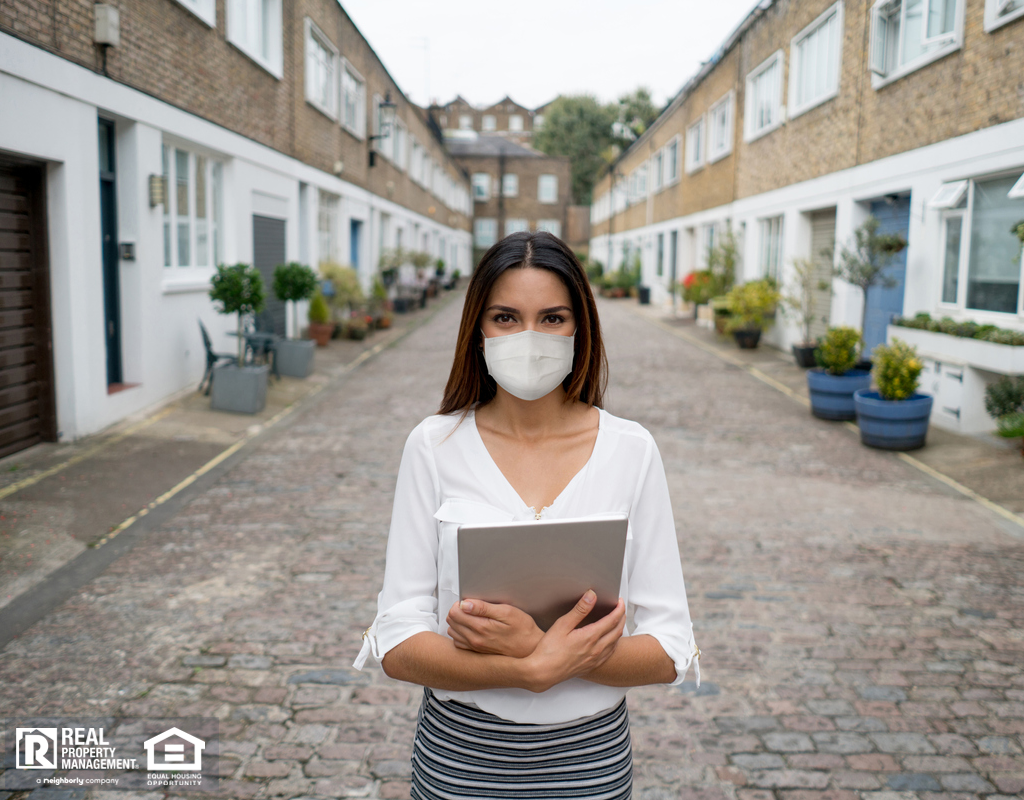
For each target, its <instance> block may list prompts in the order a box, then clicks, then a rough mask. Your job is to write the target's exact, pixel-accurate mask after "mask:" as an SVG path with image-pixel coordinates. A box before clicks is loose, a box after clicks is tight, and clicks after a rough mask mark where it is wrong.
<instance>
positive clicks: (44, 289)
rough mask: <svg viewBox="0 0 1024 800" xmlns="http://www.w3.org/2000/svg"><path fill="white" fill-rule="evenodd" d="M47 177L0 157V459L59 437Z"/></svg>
mask: <svg viewBox="0 0 1024 800" xmlns="http://www.w3.org/2000/svg"><path fill="white" fill-rule="evenodd" d="M44 174H45V172H44V168H43V167H42V166H41V165H40V166H34V165H22V164H18V163H15V162H12V161H7V160H4V159H0V458H2V457H3V456H6V455H9V454H11V453H14V452H17V451H18V450H23V449H24V448H26V447H29V446H30V445H33V444H36V443H37V442H41V441H55V440H56V438H57V431H56V415H55V413H54V402H53V372H52V366H51V365H52V359H51V338H50V286H49V263H48V258H47V252H46V203H45V197H44V185H45V184H44Z"/></svg>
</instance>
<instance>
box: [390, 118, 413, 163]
mask: <svg viewBox="0 0 1024 800" xmlns="http://www.w3.org/2000/svg"><path fill="white" fill-rule="evenodd" d="M391 138H392V139H393V140H394V151H393V153H392V157H391V160H392V161H393V162H394V164H395V166H396V167H398V168H399V169H400V170H405V168H406V166H407V162H406V157H407V156H406V148H407V146H408V141H409V132H408V131H407V130H406V128H405V125H404V124H402V122H401V121H400V120H398V119H396V120H395V125H394V136H392V137H391Z"/></svg>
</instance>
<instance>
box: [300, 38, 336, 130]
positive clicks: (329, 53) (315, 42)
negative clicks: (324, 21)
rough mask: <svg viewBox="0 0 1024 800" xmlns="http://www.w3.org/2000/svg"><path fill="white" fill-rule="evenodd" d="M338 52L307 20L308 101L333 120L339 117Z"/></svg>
mask: <svg viewBox="0 0 1024 800" xmlns="http://www.w3.org/2000/svg"><path fill="white" fill-rule="evenodd" d="M337 81H338V51H337V49H335V47H334V45H333V44H331V42H330V40H329V39H328V38H327V37H326V36H324V34H323V32H322V31H321V30H320V29H319V28H318V27H317V26H316V25H314V24H313V22H312V20H310V19H308V18H307V19H306V99H307V100H308V101H309V102H310V103H311V104H312V105H314V106H316V107H317V108H319V109H320V110H321V111H323V112H324V113H325V114H326V115H327V116H329V117H330V118H331V119H336V118H337V116H338V82H337Z"/></svg>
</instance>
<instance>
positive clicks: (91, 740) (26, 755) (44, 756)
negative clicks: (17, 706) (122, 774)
mask: <svg viewBox="0 0 1024 800" xmlns="http://www.w3.org/2000/svg"><path fill="white" fill-rule="evenodd" d="M14 740H15V741H14V747H15V768H16V769H49V770H72V769H74V770H109V769H114V770H130V769H138V763H137V761H136V760H135V759H134V758H117V757H116V751H117V748H116V747H113V746H112V745H111V744H110V742H108V741H107V740H106V738H105V736H104V731H103V728H92V727H89V728H72V727H60V728H42V727H40V728H16V729H15V732H14Z"/></svg>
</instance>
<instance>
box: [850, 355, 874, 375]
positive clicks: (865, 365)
mask: <svg viewBox="0 0 1024 800" xmlns="http://www.w3.org/2000/svg"><path fill="white" fill-rule="evenodd" d="M853 368H854V369H862V370H865V371H867V372H871V359H870V358H860V359H858V360H857V363H856V364H854V365H853Z"/></svg>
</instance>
